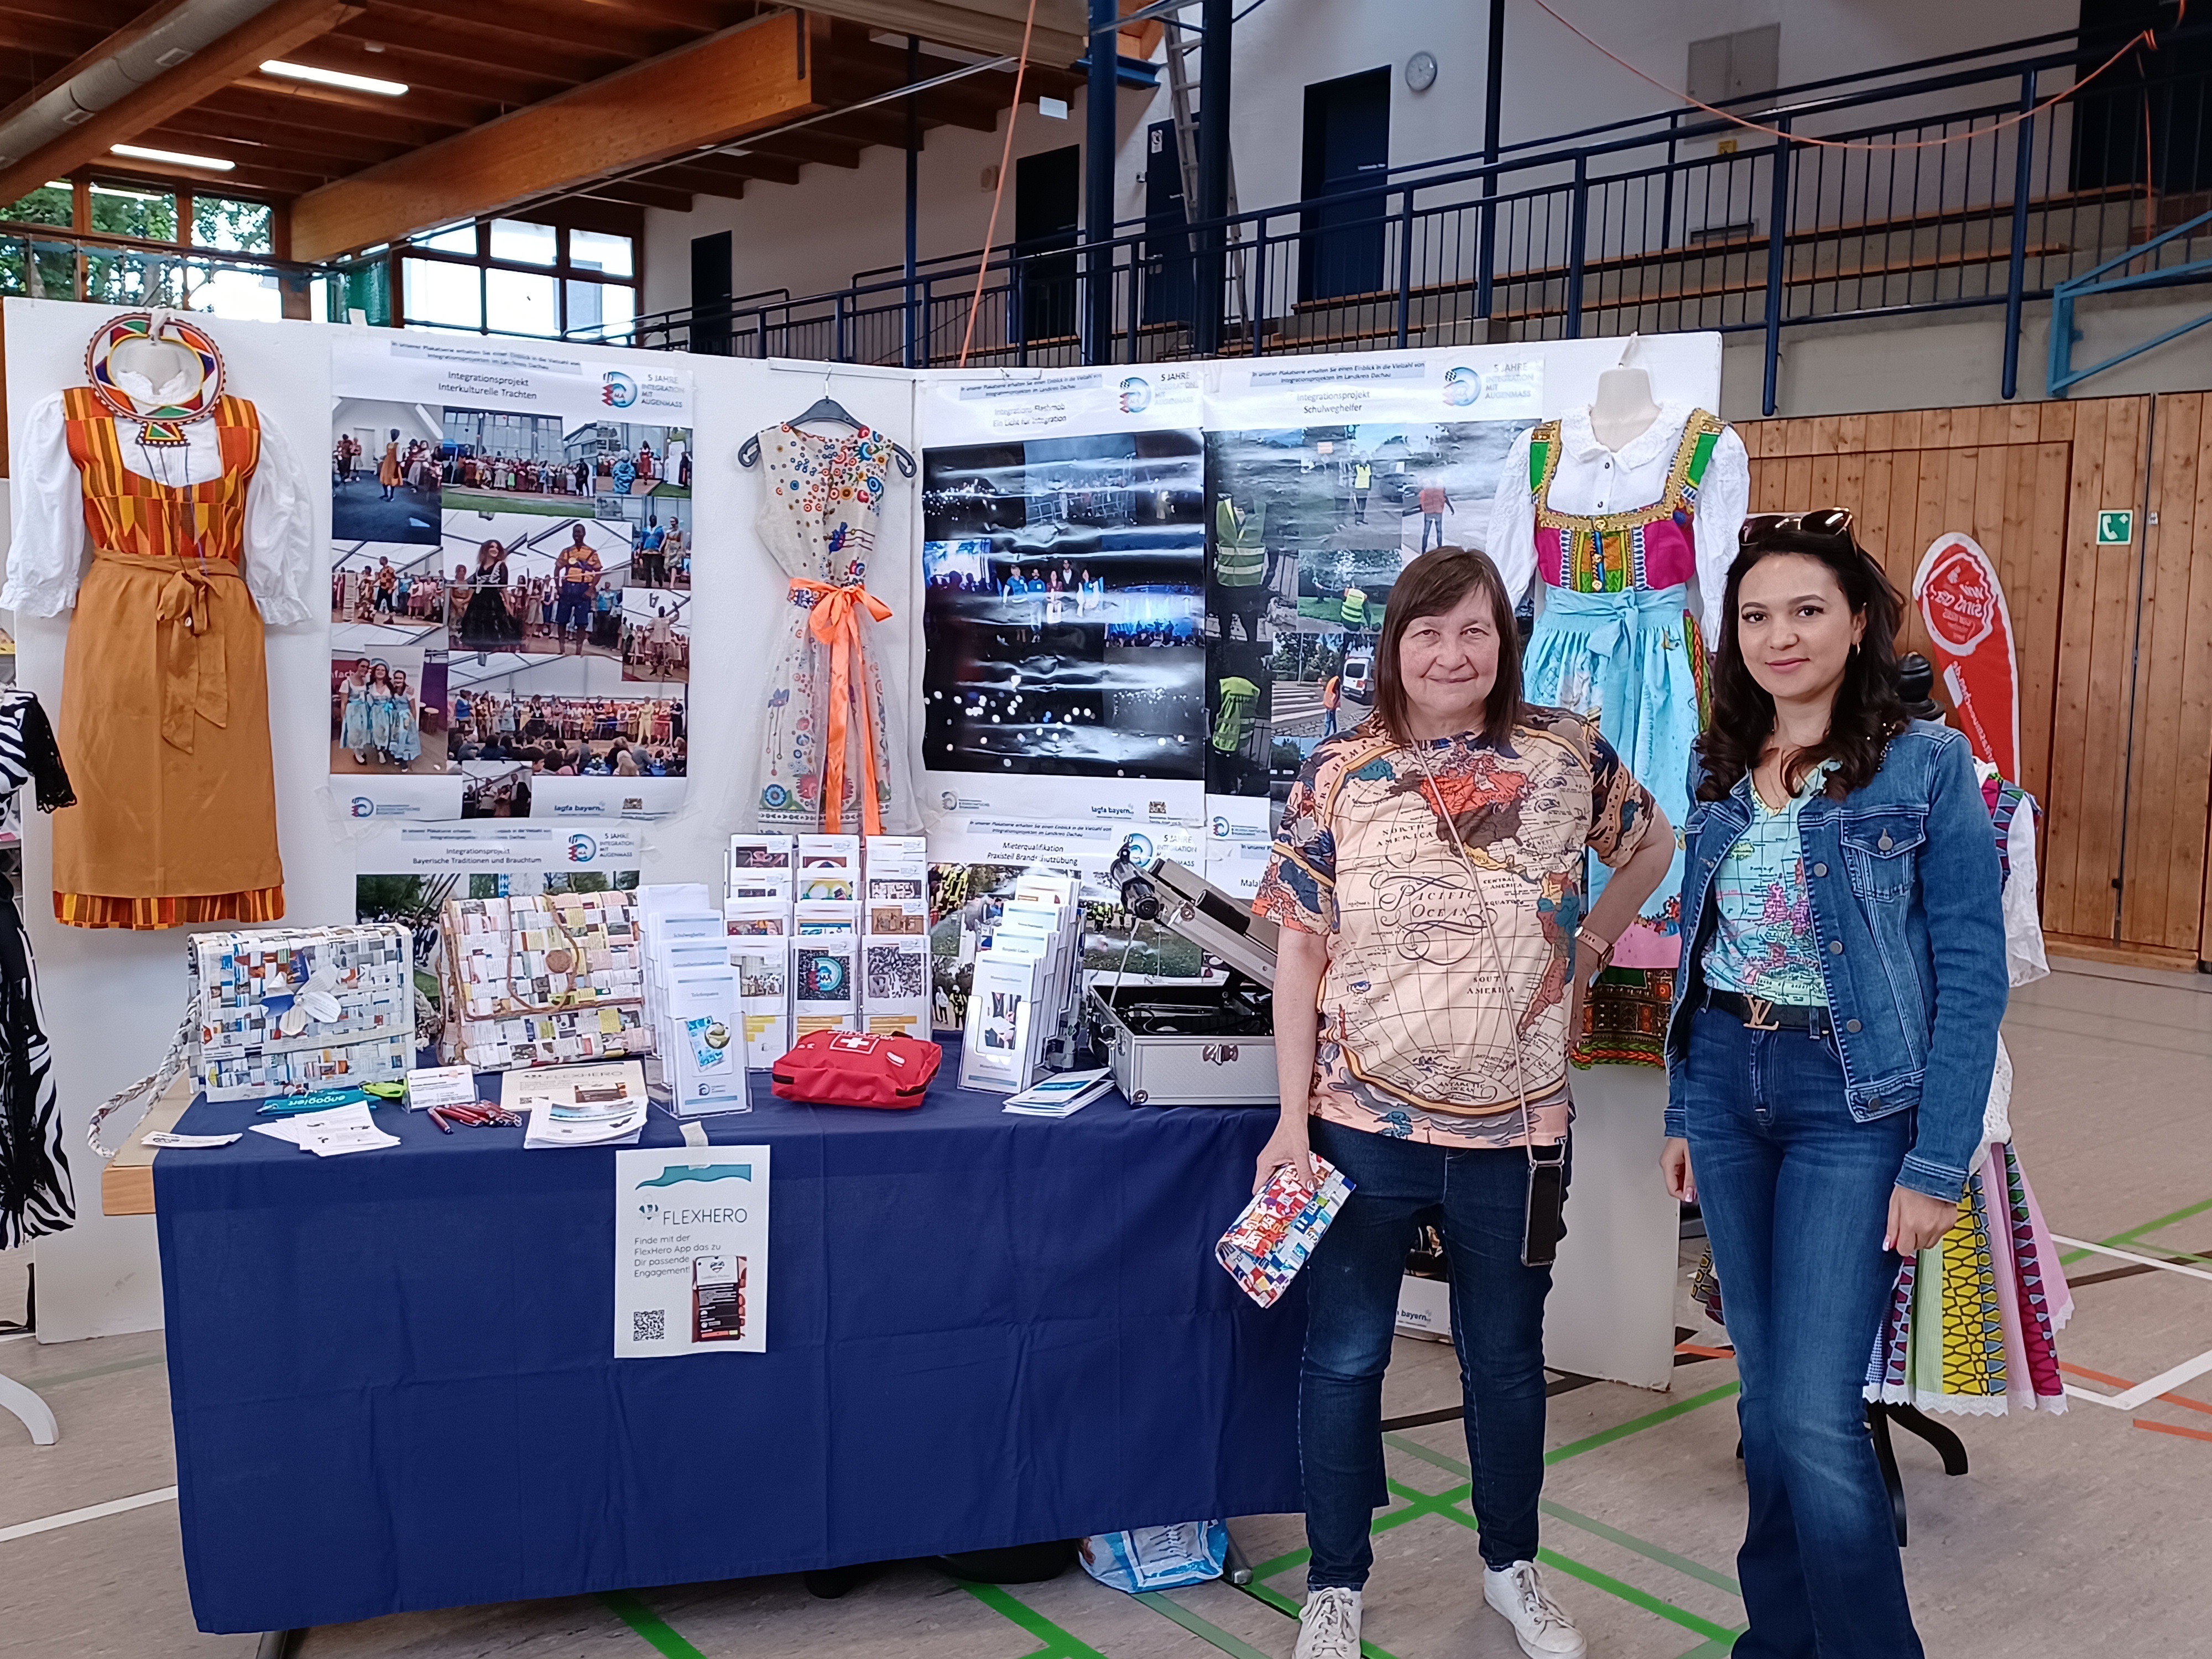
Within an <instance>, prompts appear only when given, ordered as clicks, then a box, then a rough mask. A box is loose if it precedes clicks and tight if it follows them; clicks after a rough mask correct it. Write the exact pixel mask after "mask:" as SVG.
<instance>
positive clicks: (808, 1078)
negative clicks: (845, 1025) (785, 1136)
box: [769, 1031, 945, 1109]
mask: <svg viewBox="0 0 2212 1659" xmlns="http://www.w3.org/2000/svg"><path fill="white" fill-rule="evenodd" d="M944 1058H945V1050H943V1049H942V1048H939V1047H938V1046H937V1045H936V1044H935V1043H933V1042H919V1041H917V1040H916V1039H915V1038H913V1037H909V1036H862V1035H861V1034H860V1032H858V1031H809V1032H808V1033H807V1034H806V1035H805V1036H803V1037H801V1038H799V1042H798V1045H797V1046H796V1047H795V1048H793V1049H792V1051H791V1052H790V1053H789V1054H786V1055H785V1056H784V1057H783V1058H782V1059H781V1060H778V1061H776V1062H775V1065H774V1066H770V1067H769V1080H770V1084H771V1086H772V1087H773V1088H774V1090H775V1093H776V1095H777V1096H778V1097H780V1098H781V1099H784V1100H803V1101H807V1102H810V1103H812V1104H814V1105H817V1106H887V1107H890V1108H893V1109H902V1108H905V1107H909V1106H919V1105H921V1097H922V1094H923V1092H924V1091H926V1090H927V1089H928V1087H929V1080H930V1079H932V1078H933V1077H935V1076H936V1075H937V1068H938V1066H939V1064H940V1063H941V1062H942V1061H943V1060H944Z"/></svg>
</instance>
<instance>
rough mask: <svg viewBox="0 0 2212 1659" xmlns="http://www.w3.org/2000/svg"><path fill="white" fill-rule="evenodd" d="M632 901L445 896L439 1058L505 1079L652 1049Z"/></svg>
mask: <svg viewBox="0 0 2212 1659" xmlns="http://www.w3.org/2000/svg"><path fill="white" fill-rule="evenodd" d="M632 899H633V896H632V895H631V894H629V893H626V892H605V893H541V894H537V895H533V896H524V897H517V898H481V899H477V898H470V899H448V900H447V902H446V910H445V916H444V929H445V935H446V971H445V981H446V983H445V991H446V997H447V1003H446V1008H447V1021H446V1030H445V1035H444V1037H443V1039H442V1040H441V1044H440V1049H441V1058H442V1059H443V1060H445V1061H446V1063H447V1065H454V1066H461V1065H465V1066H472V1067H473V1068H475V1069H476V1070H477V1071H479V1072H503V1071H507V1070H509V1069H511V1068H513V1067H515V1066H562V1065H569V1064H573V1063H574V1062H576V1061H580V1060H600V1059H604V1058H606V1057H607V1056H610V1055H617V1054H647V1053H648V1052H650V1050H651V1048H652V1044H653V1032H652V1028H651V1026H650V1024H648V1022H647V1019H646V1018H645V983H644V964H643V962H642V960H641V955H640V952H639V950H638V940H637V928H636V922H635V914H634V910H633V906H632Z"/></svg>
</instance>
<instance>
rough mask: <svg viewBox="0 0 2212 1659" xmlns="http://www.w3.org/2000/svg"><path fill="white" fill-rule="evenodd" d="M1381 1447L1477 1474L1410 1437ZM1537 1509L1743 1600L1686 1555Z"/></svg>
mask: <svg viewBox="0 0 2212 1659" xmlns="http://www.w3.org/2000/svg"><path fill="white" fill-rule="evenodd" d="M1383 1444H1389V1447H1395V1449H1398V1451H1402V1453H1407V1455H1409V1458H1420V1460H1422V1462H1427V1464H1436V1467H1437V1468H1444V1471H1449V1474H1453V1475H1471V1474H1474V1471H1471V1468H1468V1467H1467V1464H1464V1462H1460V1460H1458V1458H1447V1455H1444V1453H1443V1451H1429V1447H1425V1444H1420V1443H1418V1440H1407V1437H1405V1436H1401V1433H1385V1436H1383ZM1537 1509H1541V1510H1544V1513H1547V1516H1551V1517H1553V1520H1564V1522H1566V1524H1568V1526H1579V1528H1582V1531H1583V1533H1590V1535H1595V1537H1601V1540H1606V1541H1608V1544H1620V1547H1621V1548H1624V1551H1631V1553H1632V1555H1641V1558H1646V1559H1652V1562H1659V1564H1662V1566H1672V1568H1674V1571H1677V1573H1681V1575H1686V1577H1692V1579H1699V1582H1704V1583H1710V1586H1714V1589H1717V1590H1728V1593H1729V1595H1732V1597H1736V1599H1739V1601H1741V1599H1743V1586H1739V1583H1736V1582H1735V1579H1732V1577H1728V1573H1717V1571H1714V1568H1710V1566H1705V1564H1704V1562H1692V1559H1690V1558H1687V1555H1677V1553H1674V1551H1670V1548H1663V1547H1659V1544H1652V1541H1648V1540H1641V1537H1637V1535H1635V1533H1624V1531H1620V1528H1614V1526H1606V1524H1604V1522H1601V1520H1590V1517H1589V1516H1582V1513H1577V1510H1573V1509H1568V1506H1566V1504H1555V1502H1553V1500H1551V1498H1540V1500H1537Z"/></svg>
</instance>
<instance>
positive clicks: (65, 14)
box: [0, 0, 146, 35]
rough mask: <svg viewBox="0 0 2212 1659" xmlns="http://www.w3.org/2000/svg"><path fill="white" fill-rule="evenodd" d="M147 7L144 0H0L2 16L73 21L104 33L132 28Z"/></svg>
mask: <svg viewBox="0 0 2212 1659" xmlns="http://www.w3.org/2000/svg"><path fill="white" fill-rule="evenodd" d="M145 9H146V7H145V3H144V0H82V3H80V0H0V15H7V16H13V17H40V18H45V19H46V20H47V21H51V22H57V23H73V24H75V25H76V26H77V27H79V28H91V29H98V30H99V31H100V33H102V34H103V35H106V34H113V33H115V32H116V31H117V30H118V29H126V28H129V27H131V25H132V24H133V23H135V22H136V21H137V20H138V18H139V16H140V15H141V14H143V12H144V11H145Z"/></svg>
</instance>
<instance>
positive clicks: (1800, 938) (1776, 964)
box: [1705, 761, 1835, 1008]
mask: <svg viewBox="0 0 2212 1659" xmlns="http://www.w3.org/2000/svg"><path fill="white" fill-rule="evenodd" d="M1834 769H1835V763H1834V762H1832V761H1823V762H1822V763H1820V765H1818V766H1816V767H1814V769H1813V770H1812V772H1811V773H1810V774H1809V775H1807V777H1806V779H1805V781H1804V782H1803V783H1802V784H1800V785H1799V786H1798V789H1797V793H1796V794H1795V795H1793V796H1792V797H1791V798H1790V803H1789V805H1786V806H1784V807H1783V808H1782V809H1781V810H1780V811H1776V810H1775V809H1774V808H1772V807H1771V806H1769V805H1767V804H1766V803H1765V801H1764V800H1762V799H1759V789H1758V787H1757V786H1756V785H1753V787H1752V791H1751V802H1752V808H1751V823H1750V824H1749V826H1748V827H1747V828H1746V829H1745V830H1744V832H1743V834H1742V835H1741V836H1739V837H1738V838H1737V840H1736V843H1735V846H1733V847H1731V848H1729V850H1728V851H1727V852H1726V853H1725V854H1723V855H1722V858H1721V866H1720V868H1719V869H1718V870H1716V871H1715V872H1713V901H1714V908H1715V911H1716V915H1715V919H1714V922H1713V937H1712V942H1711V944H1709V945H1706V946H1705V980H1706V982H1707V983H1709V984H1711V985H1712V986H1714V987H1716V988H1717V989H1720V990H1723V991H1734V992H1735V993H1736V994H1738V995H1740V996H1748V997H1761V998H1764V999H1765V1000H1766V1001H1768V1002H1779V1003H1785V1004H1789V1005H1791V1006H1800V1007H1814V1008H1819V1007H1825V1006H1827V1001H1828V992H1827V987H1826V983H1825V981H1822V979H1821V977H1820V946H1819V944H1818V941H1816V940H1815V939H1814V937H1813V897H1812V895H1811V894H1810V893H1808V892H1807V891H1806V890H1805V854H1804V851H1803V848H1802V844H1801V843H1800V842H1799V841H1798V837H1797V819H1798V815H1799V814H1800V813H1802V811H1804V808H1805V803H1806V802H1807V801H1808V800H1809V799H1812V797H1813V796H1814V794H1815V793H1817V792H1818V791H1819V790H1820V787H1821V786H1822V785H1823V784H1824V783H1826V781H1827V777H1828V774H1829V773H1830V772H1832V771H1833V770H1834Z"/></svg>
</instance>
